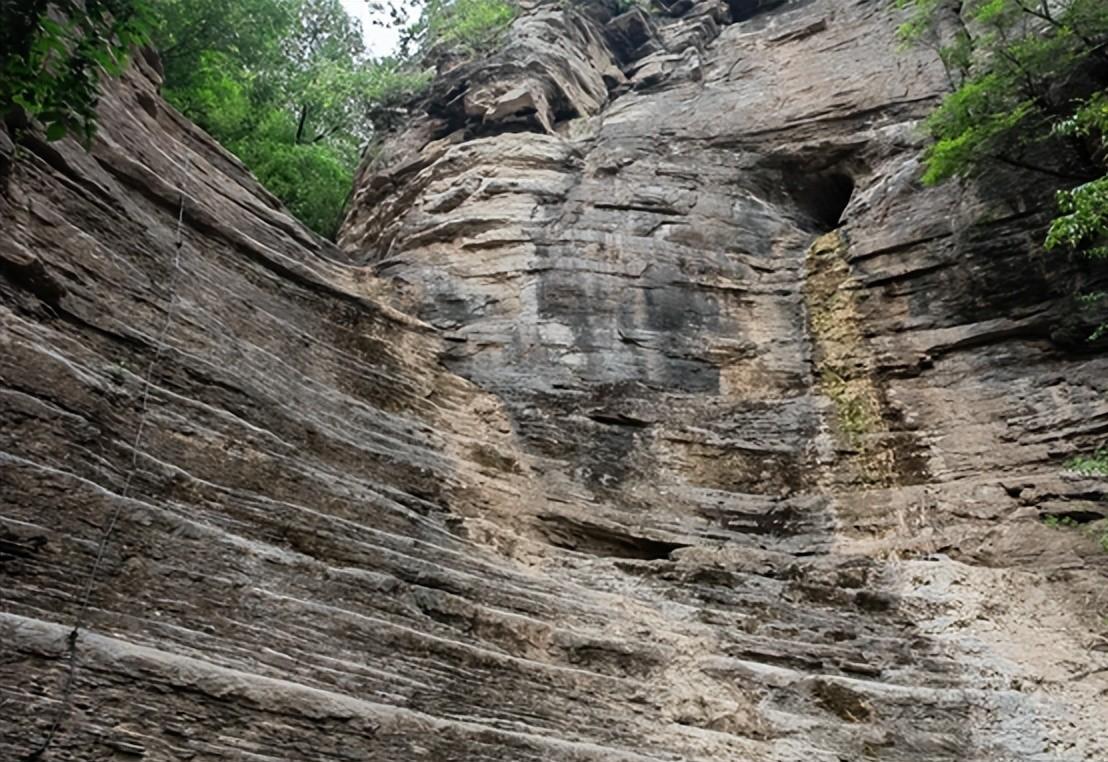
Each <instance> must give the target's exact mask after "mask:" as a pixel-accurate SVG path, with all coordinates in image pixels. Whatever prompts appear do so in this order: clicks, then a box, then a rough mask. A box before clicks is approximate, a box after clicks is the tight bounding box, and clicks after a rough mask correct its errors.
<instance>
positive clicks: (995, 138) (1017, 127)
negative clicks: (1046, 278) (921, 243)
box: [898, 0, 1108, 258]
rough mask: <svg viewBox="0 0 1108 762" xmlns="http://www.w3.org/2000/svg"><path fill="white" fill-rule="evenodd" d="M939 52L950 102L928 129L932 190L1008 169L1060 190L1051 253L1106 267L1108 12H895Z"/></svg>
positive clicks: (972, 1) (927, 5)
mask: <svg viewBox="0 0 1108 762" xmlns="http://www.w3.org/2000/svg"><path fill="white" fill-rule="evenodd" d="M898 4H899V5H901V6H902V7H904V6H906V7H910V8H911V9H912V16H911V18H910V20H909V21H908V22H907V23H905V24H904V25H903V26H902V27H901V34H902V36H903V37H904V38H905V39H906V40H909V41H914V42H930V43H933V44H936V45H938V46H939V49H940V55H941V57H942V59H943V62H944V63H945V64H946V66H947V71H948V73H949V74H950V77H951V81H952V84H953V85H954V89H953V91H952V92H951V93H950V94H949V95H948V96H947V97H946V99H945V100H944V101H943V103H942V104H941V105H940V106H939V108H938V110H937V111H936V112H935V113H934V114H932V116H931V118H930V119H929V120H928V122H927V128H928V130H929V132H930V133H931V135H932V137H933V138H934V142H933V143H932V145H931V146H930V148H929V149H928V151H927V155H926V163H927V170H926V173H925V174H924V181H925V182H928V183H937V182H940V181H943V180H946V179H948V178H950V177H954V176H962V177H967V176H972V175H975V174H977V173H979V172H981V171H983V170H985V169H988V168H989V167H990V166H995V165H997V164H1004V165H1009V166H1014V167H1020V168H1024V169H1028V170H1031V171H1033V172H1037V173H1039V174H1040V175H1041V176H1043V177H1044V178H1048V179H1049V180H1050V181H1052V182H1053V183H1054V184H1055V185H1056V186H1057V187H1058V188H1059V193H1058V204H1059V215H1058V216H1057V218H1056V219H1055V220H1054V222H1053V224H1052V225H1051V227H1050V231H1049V233H1048V235H1047V237H1046V242H1045V243H1046V247H1047V248H1048V249H1058V248H1063V247H1064V248H1069V249H1072V250H1074V251H1079V252H1081V253H1083V254H1085V255H1087V256H1090V257H1097V258H1104V257H1106V256H1108V3H1105V2H1104V1H1103V0H1058V1H1056V2H1046V0H966V2H964V3H960V4H958V5H957V6H955V5H954V4H952V3H949V2H947V1H946V0H898Z"/></svg>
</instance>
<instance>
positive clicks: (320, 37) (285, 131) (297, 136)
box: [155, 0, 428, 236]
mask: <svg viewBox="0 0 1108 762" xmlns="http://www.w3.org/2000/svg"><path fill="white" fill-rule="evenodd" d="M163 2H164V3H165V6H164V8H163V9H162V13H161V14H160V15H159V19H158V24H157V27H156V30H155V40H156V42H157V43H158V45H159V47H160V49H161V50H162V51H163V56H164V58H165V69H166V87H165V95H166V97H167V98H168V99H169V100H170V102H172V103H173V104H174V105H175V106H177V107H178V108H179V109H181V111H182V112H184V113H185V114H186V115H187V116H189V117H190V118H191V119H193V120H194V121H195V122H196V123H197V124H199V125H200V126H201V127H203V128H204V129H206V130H207V131H208V132H210V133H211V134H212V135H213V136H214V137H215V138H217V139H218V140H219V141H220V142H222V143H223V144H224V145H225V146H226V147H227V148H228V149H229V150H231V151H232V152H234V153H235V154H236V155H237V156H238V157H239V158H240V159H242V161H243V162H244V163H245V164H246V165H247V166H248V167H249V168H250V169H251V171H253V172H254V174H255V175H256V176H257V177H258V179H259V180H260V181H261V183H262V184H263V185H265V186H266V187H267V188H268V189H269V190H270V191H271V192H272V193H273V194H274V195H276V196H277V197H278V198H280V199H281V200H282V201H283V202H284V203H285V204H286V206H288V208H289V210H290V211H291V212H292V213H293V214H295V215H296V216H297V217H299V218H300V219H301V220H302V221H303V222H305V223H306V224H307V225H309V226H310V227H311V228H312V229H314V230H315V231H316V232H318V233H320V234H321V235H324V236H331V235H333V234H334V232H335V230H336V229H337V226H338V224H339V222H340V220H341V216H342V211H343V206H344V204H345V199H346V196H347V192H348V190H349V188H350V185H351V183H352V182H353V173H354V168H355V167H356V165H357V162H358V157H359V154H360V150H361V147H362V145H364V144H365V142H366V141H367V140H368V139H369V137H370V136H371V134H372V118H373V116H374V115H377V114H380V113H382V111H385V110H389V109H396V108H398V107H400V106H402V105H403V104H404V103H405V102H406V101H408V100H410V99H411V97H412V96H413V95H414V94H416V93H418V92H419V91H420V90H421V89H422V88H423V87H424V86H425V85H426V84H427V81H428V76H427V74H426V73H424V72H422V71H419V70H417V69H415V68H413V67H412V66H410V65H407V64H405V63H403V62H401V61H397V60H395V59H383V60H379V61H374V60H372V59H370V58H369V57H368V55H367V53H366V50H365V48H364V43H363V40H362V33H361V29H360V27H359V26H358V23H357V22H356V21H354V20H353V19H351V18H350V17H349V16H348V15H347V14H346V12H345V10H344V9H343V7H342V5H341V3H340V2H339V0H163Z"/></svg>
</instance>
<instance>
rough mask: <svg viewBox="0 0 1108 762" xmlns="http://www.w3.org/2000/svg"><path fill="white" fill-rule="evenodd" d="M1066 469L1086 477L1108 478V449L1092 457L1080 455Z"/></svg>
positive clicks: (1102, 449) (1067, 464)
mask: <svg viewBox="0 0 1108 762" xmlns="http://www.w3.org/2000/svg"><path fill="white" fill-rule="evenodd" d="M1066 468H1068V469H1070V470H1071V471H1076V472H1077V473H1079V474H1084V475H1086V476H1108V448H1101V449H1099V450H1097V451H1096V452H1094V453H1093V454H1091V455H1078V456H1077V457H1075V458H1072V459H1071V460H1069V461H1068V462H1067V463H1066Z"/></svg>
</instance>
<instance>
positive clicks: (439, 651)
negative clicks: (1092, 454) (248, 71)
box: [0, 0, 1108, 762]
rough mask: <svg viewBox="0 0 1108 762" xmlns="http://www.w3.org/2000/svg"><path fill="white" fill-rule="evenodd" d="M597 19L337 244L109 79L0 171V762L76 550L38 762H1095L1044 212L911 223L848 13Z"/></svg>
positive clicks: (916, 113)
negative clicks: (72, 115)
mask: <svg viewBox="0 0 1108 762" xmlns="http://www.w3.org/2000/svg"><path fill="white" fill-rule="evenodd" d="M616 10H617V9H616V8H614V7H607V6H604V5H601V4H588V5H584V6H579V5H574V4H568V3H567V4H563V5H554V4H545V3H540V4H537V5H536V6H535V7H533V8H529V9H527V10H526V11H525V12H524V13H523V14H522V15H521V17H520V18H519V19H518V20H517V21H516V22H515V24H514V25H513V26H512V28H511V29H510V30H509V32H508V34H507V36H506V38H505V40H504V41H503V45H502V47H501V48H499V50H498V52H497V53H495V54H493V55H491V56H489V57H487V58H486V59H484V60H482V61H481V62H479V63H475V64H466V63H464V62H463V63H460V64H456V65H453V66H451V67H444V70H443V71H442V72H441V73H440V76H439V77H438V79H437V80H436V83H435V85H434V87H433V90H432V93H431V95H430V96H429V99H428V101H427V103H426V104H425V105H426V108H424V109H423V110H422V111H421V112H420V113H419V114H417V115H416V116H414V117H413V118H412V120H411V121H410V123H409V124H407V125H406V126H404V127H403V128H401V129H398V130H397V131H396V132H395V133H394V134H392V135H390V136H389V137H388V138H387V139H386V140H385V141H384V143H383V144H382V145H381V146H379V147H378V149H377V150H375V151H374V152H373V154H372V156H373V159H372V160H371V161H367V163H366V165H365V166H364V167H363V169H362V171H361V172H360V173H359V178H358V181H357V185H356V188H355V191H354V194H353V199H352V203H351V209H350V212H349V216H348V219H347V221H346V224H345V225H344V227H343V230H342V233H341V235H340V240H339V246H338V247H337V248H336V247H333V246H331V245H329V244H326V243H323V242H321V241H319V240H318V239H316V238H314V237H313V236H311V235H310V234H309V233H307V232H305V231H304V230H303V228H301V227H300V226H299V225H298V224H297V223H295V221H293V220H291V219H290V218H289V217H288V216H287V215H286V214H285V213H284V212H283V211H282V210H281V209H280V208H279V205H278V204H277V203H276V202H275V201H274V200H273V199H272V198H270V197H269V196H268V195H267V194H265V192H264V191H262V190H261V189H260V188H259V187H258V186H257V185H256V184H255V183H254V182H253V181H252V180H251V179H250V178H249V177H248V176H247V174H246V172H245V171H244V170H243V169H242V167H241V166H240V165H239V164H238V162H237V161H236V160H235V159H233V158H232V157H230V156H229V155H227V154H226V153H225V152H223V151H221V150H220V149H219V148H218V147H216V146H215V145H214V144H213V143H212V142H211V141H210V139H209V138H207V137H206V136H205V135H203V134H202V133H200V132H199V131H198V130H196V128H195V127H193V126H191V125H189V124H188V123H187V122H185V121H184V120H182V119H181V118H180V117H179V116H178V115H177V114H175V113H174V112H173V111H172V110H171V109H169V108H168V107H166V106H165V105H164V104H163V103H162V102H161V101H160V100H159V98H158V97H157V94H156V84H155V83H156V80H157V75H156V73H155V72H154V71H153V70H152V69H151V68H150V67H149V66H148V65H147V64H145V63H141V64H140V66H139V67H138V69H137V70H136V71H135V72H133V73H132V75H130V76H129V77H128V78H127V79H126V80H125V81H124V82H123V83H121V84H120V85H119V86H118V87H117V88H115V89H114V90H113V92H112V93H110V95H109V97H108V98H107V99H106V100H105V102H104V104H103V108H102V113H103V117H102V121H103V127H102V131H101V136H100V138H99V139H98V141H97V143H96V144H95V145H94V146H93V147H92V149H91V151H90V152H88V153H86V152H84V151H83V150H82V149H81V148H80V147H78V146H76V145H72V144H46V143H43V142H41V141H39V140H37V139H35V138H34V137H33V136H24V137H23V138H22V139H21V142H20V144H19V145H18V146H15V145H13V146H11V147H10V148H9V147H6V146H0V148H3V149H4V151H3V157H2V159H0V161H2V162H3V165H4V175H5V177H6V182H7V188H6V192H5V195H4V196H3V200H2V202H0V203H2V204H3V208H2V215H3V217H2V222H0V224H2V227H3V231H2V238H0V296H2V304H3V309H2V312H0V315H2V320H3V330H2V331H0V341H2V342H3V352H0V421H3V426H2V427H0V436H2V437H3V444H2V445H0V476H2V478H0V554H2V555H0V559H2V561H0V562H2V565H3V566H2V574H3V576H4V580H3V585H2V590H3V594H2V595H3V597H2V602H3V607H2V613H0V644H2V645H0V653H2V657H3V658H2V659H0V663H2V664H3V674H4V679H3V680H2V681H0V685H2V691H3V693H2V694H0V752H2V753H3V755H4V756H5V758H6V757H9V756H10V757H15V758H18V756H19V755H21V754H26V753H28V752H30V751H32V750H33V749H34V748H35V747H36V744H38V743H40V742H41V740H42V738H43V736H44V734H45V733H46V731H47V728H48V727H49V725H50V721H51V719H52V717H54V716H55V715H54V712H55V711H56V710H57V709H58V707H59V706H60V705H61V702H62V701H63V700H64V698H65V697H64V693H63V686H64V685H65V679H64V678H65V673H66V670H67V668H68V664H69V660H68V659H67V658H66V656H67V644H66V636H67V635H68V633H69V632H70V629H71V628H72V625H73V622H74V620H75V618H76V617H77V616H78V612H79V609H80V601H81V598H82V594H83V586H84V585H85V584H86V581H87V579H88V576H87V575H88V573H89V572H90V570H91V569H92V568H93V566H94V563H95V557H96V554H97V552H98V545H99V543H100V541H101V539H102V537H103V536H104V531H105V529H106V528H107V527H108V526H109V525H112V523H113V521H115V523H114V526H113V529H112V532H111V536H110V541H109V542H108V544H107V545H106V546H105V547H106V551H105V555H104V560H103V563H102V564H101V565H100V566H99V570H98V575H97V579H96V580H95V584H94V586H93V587H92V591H91V595H90V599H89V600H90V606H89V609H88V614H87V627H86V628H85V629H84V630H83V631H82V633H81V635H80V637H79V639H78V641H77V644H76V650H75V653H76V656H77V659H76V661H75V662H74V663H75V665H76V667H77V668H76V671H75V672H74V675H75V679H74V684H73V686H74V687H73V693H72V696H71V697H70V698H69V701H68V710H67V712H66V714H65V721H64V722H63V723H62V725H61V727H60V730H59V732H58V735H57V736H56V737H55V740H54V742H53V745H52V748H51V750H50V752H49V755H50V756H49V758H54V759H82V760H83V759H115V758H120V759H123V758H135V757H141V758H144V759H152V760H177V759H197V760H200V759H244V760H245V759H251V760H286V759H289V760H291V759H334V760H390V761H391V760H408V759H413V760H414V759H431V760H451V759H456V760H678V759H681V760H690V761H691V760H705V761H706V760H724V759H726V760H730V759H735V760H740V759H741V760H746V759H752V760H767V761H771V760H773V761H777V760H779V761H780V762H794V761H795V760H801V759H803V760H829V761H830V760H860V759H873V760H887V761H889V762H891V761H893V760H896V761H897V762H907V761H911V760H919V761H920V762H923V761H924V760H926V761H927V762H934V761H937V760H952V761H953V760H981V761H982V762H984V761H985V760H988V761H990V762H999V761H1001V760H1004V761H1007V760H1041V761H1042V762H1047V761H1048V760H1049V761H1051V762H1053V761H1055V760H1074V761H1077V760H1096V759H1100V758H1103V757H1105V756H1108V710H1106V706H1108V696H1106V693H1105V691H1106V690H1108V638H1106V636H1105V630H1104V622H1103V616H1104V613H1105V610H1106V606H1105V604H1106V601H1105V596H1106V593H1105V589H1106V588H1105V586H1104V575H1105V571H1106V570H1108V563H1106V560H1105V559H1106V558H1108V556H1106V555H1105V554H1104V553H1103V551H1102V550H1101V549H1100V548H1099V547H1097V544H1096V543H1095V542H1094V541H1093V540H1090V539H1088V538H1087V537H1086V536H1085V535H1084V534H1083V533H1082V532H1080V531H1064V530H1060V529H1055V528H1051V527H1048V526H1044V524H1043V523H1042V519H1043V518H1044V517H1049V516H1056V517H1069V518H1071V519H1072V520H1074V521H1078V522H1091V521H1095V520H1096V519H1098V518H1099V517H1103V516H1104V515H1105V512H1106V506H1105V501H1104V490H1105V485H1104V482H1103V480H1099V481H1098V480H1095V479H1091V478H1083V477H1078V476H1076V475H1074V474H1072V473H1069V472H1067V471H1066V470H1065V469H1064V468H1063V463H1064V461H1065V460H1066V459H1067V458H1068V457H1070V456H1071V455H1072V454H1073V453H1075V452H1078V451H1081V450H1084V449H1088V448H1090V447H1093V446H1095V445H1096V444H1097V443H1098V442H1099V441H1100V440H1101V439H1102V438H1103V435H1104V432H1105V431H1106V430H1108V404H1106V402H1105V386H1106V384H1108V381H1106V380H1105V379H1106V378H1108V375H1106V374H1105V370H1106V366H1108V361H1106V360H1105V359H1104V356H1103V354H1099V353H1097V352H1095V351H1085V352H1081V351H1078V349H1080V348H1081V346H1082V345H1080V343H1075V342H1074V341H1073V340H1072V334H1073V332H1074V330H1076V329H1075V328H1074V326H1073V325H1071V323H1073V321H1072V320H1070V315H1069V312H1070V306H1069V303H1068V302H1067V300H1066V295H1067V294H1068V282H1067V281H1066V280H1065V276H1066V272H1065V268H1064V267H1050V268H1048V267H1046V266H1044V263H1043V262H1042V260H1041V259H1040V257H1041V255H1040V253H1039V250H1038V247H1037V242H1038V240H1040V229H1041V225H1042V216H1043V210H1044V209H1046V208H1047V207H1046V206H1045V205H1044V200H1043V198H1041V196H1040V195H1036V190H1035V188H1034V187H1033V186H1032V185H1031V184H1029V183H1027V182H1023V183H1015V182H1013V183H1010V184H1007V185H1004V186H999V185H991V186H982V187H970V186H967V187H964V188H959V189H957V190H951V189H950V188H941V189H929V190H925V189H922V188H921V187H920V185H919V183H918V175H919V166H918V155H919V148H920V137H919V131H918V122H919V120H920V119H921V118H922V117H923V116H925V115H926V114H927V113H928V111H929V110H930V109H931V108H933V106H934V104H935V102H936V99H937V98H938V97H939V96H941V94H942V92H944V88H945V87H946V80H945V76H944V74H943V71H942V68H941V66H940V65H939V63H938V62H937V60H935V59H934V57H933V55H932V54H930V53H927V52H926V51H902V50H900V49H899V47H898V43H897V41H896V39H895V34H894V30H895V27H896V23H897V19H896V17H895V15H893V14H892V13H891V11H890V10H889V9H888V8H887V6H886V5H885V4H884V3H877V2H851V3H848V2H834V1H833V0H812V2H786V3H765V2H761V3H759V2H745V1H744V0H734V1H733V2H732V3H730V4H717V3H699V4H695V3H689V2H678V3H675V4H673V5H671V6H666V8H665V10H664V11H655V12H651V13H648V12H646V11H645V10H643V9H632V10H630V11H628V12H625V13H623V14H618V13H617V12H616ZM178 220H180V223H178ZM178 240H180V242H181V243H180V245H179V246H178V243H177V242H178ZM1077 328H1080V326H1078V327H1077ZM147 378H149V379H150V384H149V387H147V384H146V381H145V379H147ZM116 519H117V520H116Z"/></svg>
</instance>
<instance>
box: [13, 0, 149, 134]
mask: <svg viewBox="0 0 1108 762" xmlns="http://www.w3.org/2000/svg"><path fill="white" fill-rule="evenodd" d="M148 24H149V17H148V14H147V7H146V4H145V3H144V2H142V0H0V118H7V117H9V116H10V115H11V112H12V110H13V109H19V110H22V112H23V114H24V115H25V116H26V117H28V118H30V119H36V120H38V121H40V122H41V123H42V126H43V127H44V128H45V131H46V137H47V138H48V139H50V140H56V139H58V138H61V137H63V136H65V135H66V134H68V133H74V134H77V135H80V136H83V137H84V138H86V139H88V138H91V137H92V135H93V133H94V132H95V129H96V103H97V100H98V98H99V84H100V77H101V75H102V73H105V72H106V73H108V74H119V73H120V72H121V71H122V70H123V67H124V66H126V63H127V54H128V52H129V51H130V49H131V47H132V46H134V45H138V44H141V43H142V42H143V41H144V40H145V39H146V33H147V29H148Z"/></svg>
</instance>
